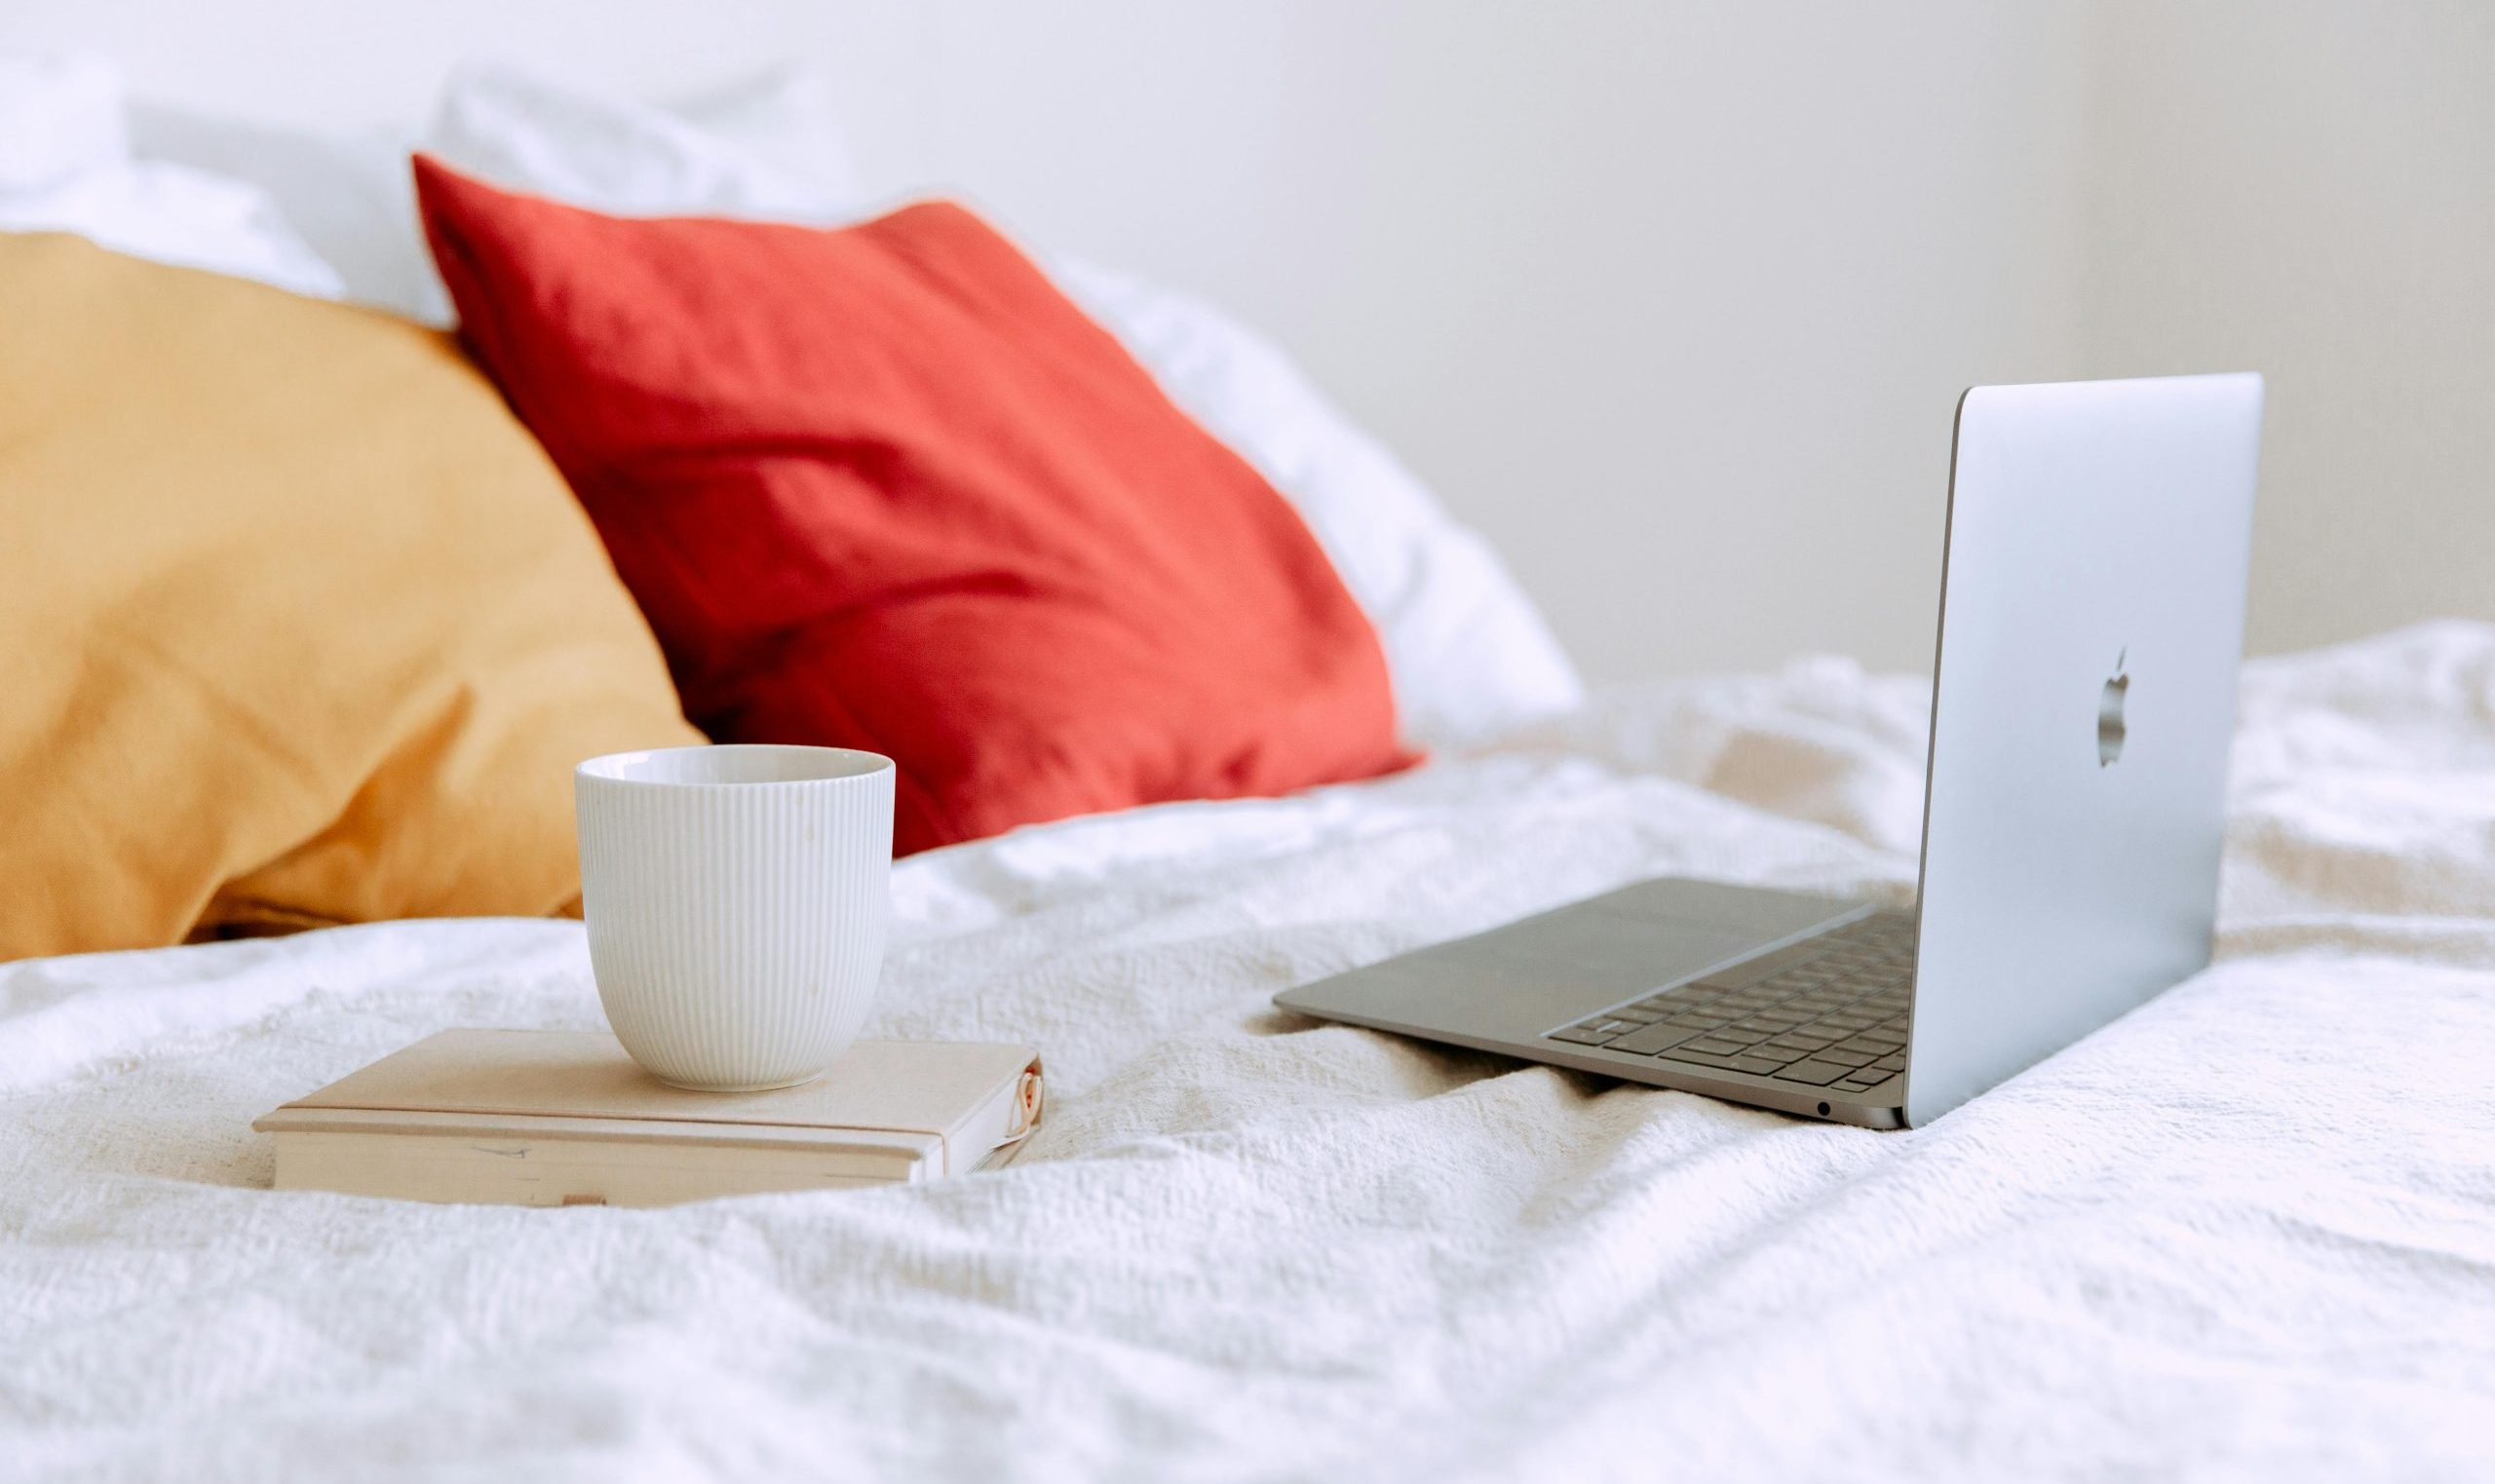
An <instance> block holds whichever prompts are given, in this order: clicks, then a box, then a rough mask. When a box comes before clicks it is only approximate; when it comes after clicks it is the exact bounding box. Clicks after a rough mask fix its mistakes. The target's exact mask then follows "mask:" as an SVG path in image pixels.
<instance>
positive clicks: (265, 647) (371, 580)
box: [0, 235, 701, 959]
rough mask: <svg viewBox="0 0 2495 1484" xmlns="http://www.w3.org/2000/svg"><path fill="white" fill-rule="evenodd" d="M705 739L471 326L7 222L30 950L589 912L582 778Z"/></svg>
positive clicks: (15, 616)
mask: <svg viewBox="0 0 2495 1484" xmlns="http://www.w3.org/2000/svg"><path fill="white" fill-rule="evenodd" d="M699 741H701V738H700V735H699V734H698V733H696V732H694V731H693V729H692V728H691V727H689V726H688V725H686V723H685V722H684V720H683V719H682V717H681V715H680V714H679V712H678V710H677V706H676V701H675V693H674V691H673V689H672V687H671V685H670V684H669V680H668V675H667V670H666V667H665V666H664V664H663V663H662V661H661V660H660V658H659V653H658V647H657V645H656V643H655V642H654V641H653V640H652V638H651V637H650V632H649V629H648V627H647V626H646V625H645V624H644V623H643V622H642V620H641V617H640V615H639V613H638V612H637V611H636V610H635V609H634V608H633V601H632V599H631V597H630V596H628V595H627V594H626V592H625V591H624V589H623V587H622V585H621V584H620V583H618V582H617V580H616V577H615V573H614V570H613V568H612V567H610V566H609V565H608V563H607V560H606V555H605V552H603V551H602V550H601V549H600V548H599V546H598V543H597V538H596V535H595V533H594V532H593V531H592V530H591V528H590V525H589V522H588V520H587V518H586V517H585V516H584V515H583V514H581V512H580V509H579V506H578V505H577V504H576V503H575V502H574V500H573V499H572V497H571V494H570V492H569V491H568V490H567V489H566V488H565V487H564V485H563V483H562V481H561V478H560V477H559V476H557V474H556V472H555V470H554V468H553V466H552V465H551V464H549V463H548V461H547V459H546V456H545V455H544V453H543V452H542V451H541V450H540V449H539V448H538V446H537V444H536V443H535V441H534V440H532V439H531V438H530V437H529V435H528V433H527V432H526V431H525V430H524V429H522V428H521V427H520V425H519V424H518V421H517V420H515V419H514V418H513V417H512V415H511V413H510V412H509V411H508V410H507V409H506V408H505V406H504V405H503V402H502V400H501V399H500V398H499V397H498V396H497V395H496V394H495V392H494V389H493V387H492V386H491V385H490V384H489V383H487V382H486V381H485V380H484V378H483V377H481V376H480V375H479V374H478V373H477V372H476V371H475V370H474V369H472V368H471V367H470V366H469V364H468V362H467V361H465V360H464V359H463V358H462V357H461V356H460V354H459V352H458V351H457V349H456V348H455V347H454V346H453V344H452V343H451V342H450V341H449V340H448V339H447V338H446V337H444V336H441V335H439V334H435V333H433V332H430V331H428V330H425V329H422V328H419V327H417V326H415V325H412V324H408V323H404V322H402V321H398V320H394V319H392V318H390V317H388V316H385V315H380V314H376V313H371V312H367V311H364V310H358V309H351V308H346V307H343V306H339V305H333V304H324V303H319V302H316V301H313V300H309V299H303V298H298V297H295V296H294V295H291V294H288V293H285V292H282V291H280V290H277V289H273V288H266V287H262V286H259V285H252V284H247V283H244V282H242V281H240V280H236V279H228V278H220V277H217V276H214V275H211V274H205V273H196V272H191V271H189V270H186V269H179V268H167V267H163V266H160V265H156V264H151V263H142V262H139V261H136V260H134V259H131V258H127V257H122V256H119V255H117V254H114V253H110V252H106V251H104V250H102V249H101V248H98V247H93V246H91V245H89V244H87V243H85V242H82V241H79V240H77V239H74V238H67V237H58V236H10V235H0V959H10V958H20V957H24V956H27V955H30V954H46V953H67V952H74V951H79V950H85V949H96V948H128V947H143V946H150V945H154V944H162V943H172V942H176V941H179V940H181V939H182V938H183V937H184V936H186V935H189V934H192V933H194V932H220V931H234V930H244V931H249V930H263V929H267V928H272V927H299V926H305V925H310V924H318V923H336V922H352V921H363V920H368V919H374V918H386V917H407V916H432V915H449V914H468V913H525V914H532V915H533V914H539V913H545V912H550V911H555V910H558V909H560V908H562V907H563V906H564V905H565V904H566V903H567V902H569V901H570V900H571V899H572V898H574V897H575V896H577V894H578V893H579V890H580V886H579V880H578V868H577V865H576V861H575V856H574V850H573V839H572V804H571V768H572V765H573V764H574V763H576V762H578V761H579V760H581V759H582V758H585V757H589V756H592V755H595V754H596V753H600V752H610V751H615V750H619V749H623V748H631V747H647V746H669V745H674V744H678V743H684V742H699Z"/></svg>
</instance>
